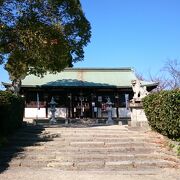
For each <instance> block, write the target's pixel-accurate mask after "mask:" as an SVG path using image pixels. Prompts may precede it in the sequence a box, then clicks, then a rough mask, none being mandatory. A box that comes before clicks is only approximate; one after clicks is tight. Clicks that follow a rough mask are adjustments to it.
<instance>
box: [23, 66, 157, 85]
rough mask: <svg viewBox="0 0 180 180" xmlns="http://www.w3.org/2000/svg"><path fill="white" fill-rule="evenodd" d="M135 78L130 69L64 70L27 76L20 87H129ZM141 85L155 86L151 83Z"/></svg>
mask: <svg viewBox="0 0 180 180" xmlns="http://www.w3.org/2000/svg"><path fill="white" fill-rule="evenodd" d="M135 79H136V76H135V74H134V71H133V70H132V69H131V68H66V69H65V70H64V71H62V72H60V73H57V74H49V73H48V74H47V75H45V76H44V77H43V78H40V77H36V76H34V75H29V76H27V77H26V78H25V79H24V80H23V81H22V87H26V86H27V87H28V86H53V87H131V80H135ZM142 84H143V85H147V86H155V83H153V82H142Z"/></svg>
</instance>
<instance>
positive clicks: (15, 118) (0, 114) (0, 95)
mask: <svg viewBox="0 0 180 180" xmlns="http://www.w3.org/2000/svg"><path fill="white" fill-rule="evenodd" d="M23 116H24V98H22V97H21V96H16V95H13V94H12V93H11V92H8V91H0V136H7V135H8V134H10V133H12V132H13V131H14V130H15V129H17V128H19V127H21V125H22V122H23Z"/></svg>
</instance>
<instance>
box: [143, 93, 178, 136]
mask: <svg viewBox="0 0 180 180" xmlns="http://www.w3.org/2000/svg"><path fill="white" fill-rule="evenodd" d="M143 106H144V110H145V114H146V116H147V119H148V122H149V125H150V126H151V127H152V128H153V129H154V130H156V131H158V132H159V133H161V134H163V135H166V136H168V137H170V138H179V137H180V90H172V91H161V92H158V93H152V94H150V95H148V96H146V97H145V98H144V99H143Z"/></svg>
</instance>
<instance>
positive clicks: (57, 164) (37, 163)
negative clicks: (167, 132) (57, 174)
mask: <svg viewBox="0 0 180 180" xmlns="http://www.w3.org/2000/svg"><path fill="white" fill-rule="evenodd" d="M163 145H164V144H163V139H162V137H161V136H160V135H157V134H155V133H152V132H150V131H144V130H141V129H132V128H129V127H127V126H94V127H74V128H73V127H58V126H51V127H50V126H49V127H48V126H47V127H41V126H28V127H26V128H23V129H21V130H19V131H18V132H17V133H16V134H15V135H14V136H12V137H11V138H10V139H9V144H8V146H6V147H5V148H3V149H2V150H1V152H0V156H1V158H0V167H1V168H2V167H8V168H9V169H18V168H21V170H22V168H29V169H37V168H38V169H45V170H49V169H58V170H65V171H118V172H128V173H140V174H141V173H143V174H151V173H152V174H156V173H159V172H160V170H163V169H165V168H170V169H176V168H179V167H180V161H179V159H178V158H177V157H175V156H173V155H172V154H171V153H170V152H169V151H168V150H167V149H166V148H165V147H164V146H163Z"/></svg>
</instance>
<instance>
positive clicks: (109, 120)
mask: <svg viewBox="0 0 180 180" xmlns="http://www.w3.org/2000/svg"><path fill="white" fill-rule="evenodd" d="M112 105H113V103H112V102H111V100H110V98H109V97H108V98H107V102H106V110H107V113H108V120H107V121H106V124H109V125H112V124H114V121H113V119H112Z"/></svg>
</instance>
